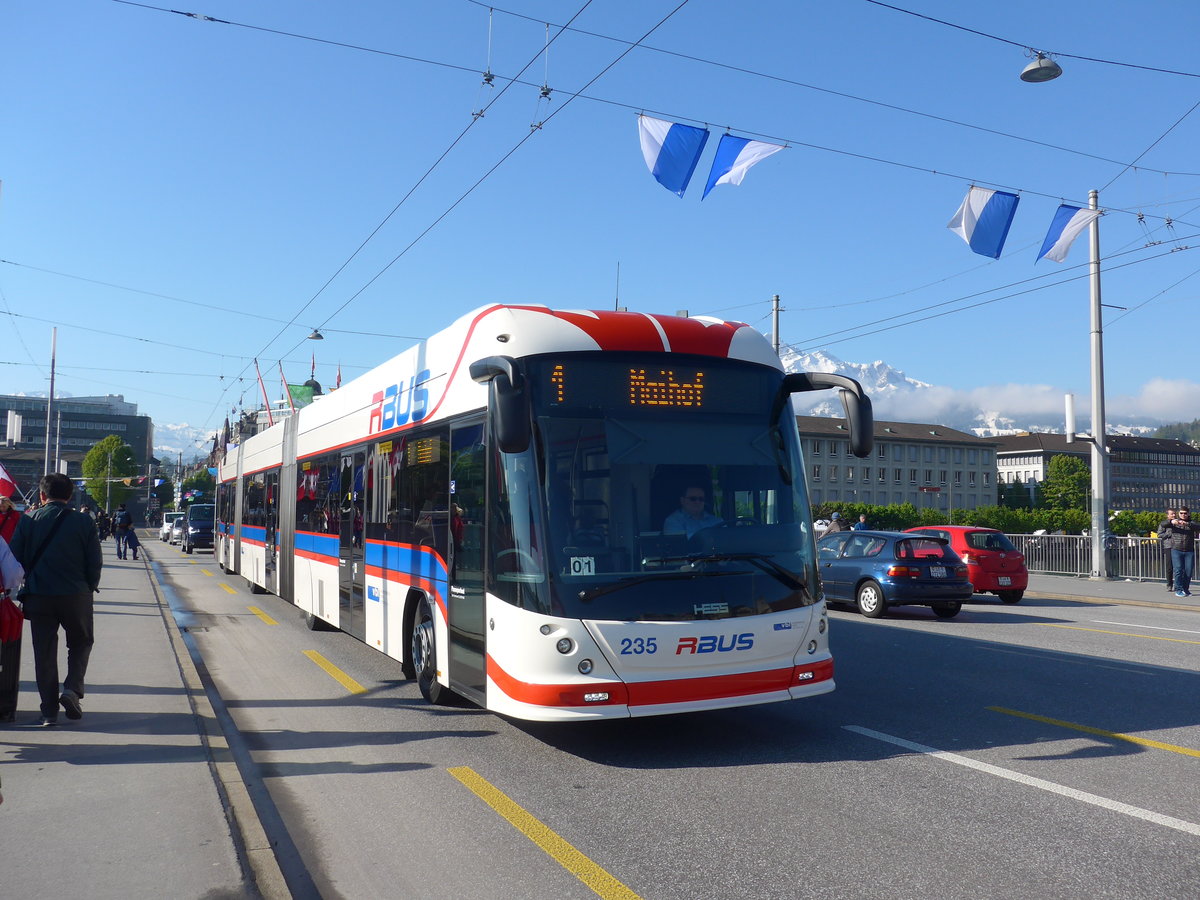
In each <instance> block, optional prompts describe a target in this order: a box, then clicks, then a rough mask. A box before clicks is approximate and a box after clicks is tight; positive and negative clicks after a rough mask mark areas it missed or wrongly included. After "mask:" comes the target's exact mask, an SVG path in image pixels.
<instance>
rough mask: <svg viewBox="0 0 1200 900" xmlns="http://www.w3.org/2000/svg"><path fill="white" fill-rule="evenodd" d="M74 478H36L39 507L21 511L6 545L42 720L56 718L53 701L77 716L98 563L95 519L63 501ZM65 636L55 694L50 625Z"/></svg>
mask: <svg viewBox="0 0 1200 900" xmlns="http://www.w3.org/2000/svg"><path fill="white" fill-rule="evenodd" d="M74 491H75V485H74V483H73V482H72V481H71V479H70V478H68V477H67V476H66V475H62V474H59V473H57V472H55V473H53V474H50V475H46V476H43V478H42V480H41V482H39V484H38V492H39V495H40V497H41V501H42V506H41V507H40V508H39V509H38V510H37V511H36V512H33V513H31V514H29V515H27V516H24V517H22V519H21V521H20V522H19V523H18V524H17V530H16V532H15V533H14V534H13V541H12V552H13V555H14V556H16V558H17V560H18V561H19V562H20V563H21V565H22V566H24V568H25V586H24V587H23V588H22V589H21V593H20V600H21V603H22V604H23V605H24V608H25V617H26V618H27V619H28V620H29V632H30V637H31V638H32V641H33V668H34V674H35V676H36V680H37V687H38V694H39V695H40V697H41V720H40V721H39V722H37V723H35V724H40V725H42V726H43V727H45V726H50V725H57V724H58V708H59V705H60V704H61V705H62V707H63V709H65V710H66V712H67V718H68V719H79V718H81V717H82V716H83V709H82V707H81V705H80V701H81V700H82V699H83V697H84V676H85V675H86V674H87V666H88V658H89V657H90V656H91V652H92V644H93V643H94V638H93V599H92V595H93V594H94V593H95V592H96V591H98V590H100V569H101V566H102V565H103V561H102V559H101V554H100V541H99V539H98V538H97V537H96V526H95V525H94V524H93V523H92V520H91V519H90V518H89V517H88V516H86V515H84V514H83V513H79V512H75V511H74V510H72V509H71V508H70V507H69V506H68V505H67V504H68V503H69V502H70V500H71V495H72V494H73V493H74ZM60 628H61V629H62V630H63V632H64V633H65V635H66V641H67V677H66V680H65V681H64V682H63V689H62V693H61V694H60V693H59V681H58V631H59V629H60Z"/></svg>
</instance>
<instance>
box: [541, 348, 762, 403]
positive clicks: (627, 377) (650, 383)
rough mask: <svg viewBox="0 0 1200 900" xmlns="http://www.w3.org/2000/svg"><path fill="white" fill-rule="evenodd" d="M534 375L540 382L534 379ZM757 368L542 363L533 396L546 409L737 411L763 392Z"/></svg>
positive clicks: (570, 361)
mask: <svg viewBox="0 0 1200 900" xmlns="http://www.w3.org/2000/svg"><path fill="white" fill-rule="evenodd" d="M538 374H540V375H541V377H540V378H539V377H538ZM764 377H769V373H767V372H764V371H761V370H759V367H757V366H755V367H743V366H728V365H719V364H718V365H713V366H703V367H698V366H695V365H687V364H684V365H682V366H680V365H673V366H661V365H639V364H637V361H636V360H631V361H628V362H623V363H618V362H616V361H606V362H602V363H601V362H597V361H593V360H582V359H581V360H568V361H565V362H551V361H547V362H546V364H545V368H544V369H543V370H542V372H541V373H534V380H535V383H536V382H540V384H541V390H540V391H539V393H540V394H541V396H542V398H543V402H545V403H546V404H547V406H549V407H550V408H558V409H580V408H592V409H595V408H609V409H612V410H614V411H616V410H617V409H619V408H622V407H624V408H625V409H641V410H646V411H650V410H660V411H667V410H674V411H678V412H689V411H695V412H703V411H712V410H720V409H725V410H729V409H740V408H742V407H743V406H744V405H745V402H746V398H747V397H754V396H761V395H762V393H763V392H765V391H766V390H769V388H768V387H767V385H766V383H765V382H764Z"/></svg>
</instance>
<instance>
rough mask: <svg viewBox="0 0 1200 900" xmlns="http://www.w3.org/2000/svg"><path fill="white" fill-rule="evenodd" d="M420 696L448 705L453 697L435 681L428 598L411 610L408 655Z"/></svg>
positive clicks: (435, 656) (433, 634)
mask: <svg viewBox="0 0 1200 900" xmlns="http://www.w3.org/2000/svg"><path fill="white" fill-rule="evenodd" d="M410 658H411V659H412V664H413V669H414V671H415V672H416V678H417V687H418V688H420V690H421V696H422V697H424V698H425V699H426V700H428V701H429V702H430V703H449V702H451V700H452V699H453V697H454V695H453V693H452V692H451V691H450V689H449V688H447V687H445V686H444V685H442V684H441V683H439V682H438V680H437V660H438V652H437V632H436V630H435V629H434V625H433V608H432V607H431V606H430V605H429V598H428V597H421V599H420V600H419V601H418V602H417V605H416V608H415V609H414V610H413V618H412V648H411V653H410Z"/></svg>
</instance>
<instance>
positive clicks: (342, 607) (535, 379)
mask: <svg viewBox="0 0 1200 900" xmlns="http://www.w3.org/2000/svg"><path fill="white" fill-rule="evenodd" d="M825 388H834V389H837V390H839V393H840V394H841V399H842V402H843V405H844V407H845V411H846V417H847V420H848V435H849V437H850V443H851V448H852V450H853V452H854V453H855V454H856V455H858V456H866V455H867V454H869V453H870V449H871V431H872V428H871V406H870V401H869V400H868V399H867V397H866V396H865V395H864V394H863V391H862V389H861V387H860V386H859V385H858V383H857V382H855V381H853V380H852V379H849V378H845V377H842V376H838V375H829V374H822V373H795V374H785V373H784V372H783V370H782V367H781V365H780V362H779V358H778V356H777V355H776V354H775V352H774V351H773V350H772V347H771V345H770V343H769V342H768V341H767V340H766V338H764V337H763V335H761V334H759V333H758V332H757V331H755V330H754V329H752V328H750V327H748V326H747V325H744V324H741V323H735V322H724V321H721V320H718V319H712V318H705V317H695V318H683V317H676V316H658V315H644V314H641V313H629V312H585V311H562V310H552V309H547V308H545V307H539V306H489V307H485V308H482V309H479V310H476V311H475V312H473V313H470V314H468V315H466V316H464V317H463V318H461V319H460V320H458V321H457V322H456V323H455V324H454V325H452V326H451V327H450V328H448V329H446V330H445V331H443V332H441V333H439V334H437V335H435V336H433V337H431V338H429V339H428V340H427V341H425V342H424V343H421V344H419V345H417V346H415V347H413V348H411V349H410V350H408V351H407V352H405V353H402V354H400V355H399V356H397V357H396V358H395V359H392V360H390V361H389V362H386V363H384V364H383V365H381V366H378V367H377V368H375V369H373V370H372V371H370V372H368V373H367V374H366V375H363V376H362V377H360V378H357V379H355V380H354V381H351V382H350V383H348V384H346V385H344V386H343V387H341V388H340V389H339V390H337V391H334V392H332V393H330V394H329V395H327V396H324V397H320V398H318V399H317V400H316V401H315V402H314V403H312V404H311V405H309V406H307V407H304V408H303V409H300V410H299V411H298V412H296V413H295V414H294V415H292V416H290V417H289V418H287V419H285V420H283V421H282V422H280V423H277V424H276V425H274V426H273V427H271V428H268V429H266V430H264V431H262V432H260V433H258V434H255V435H253V436H251V437H249V438H247V439H245V440H244V441H243V442H242V443H241V444H240V445H238V446H237V447H236V448H233V447H231V448H229V450H228V452H227V454H226V457H225V460H224V463H223V464H222V466H221V468H220V477H219V485H218V509H217V519H218V540H217V548H216V554H217V559H218V562H219V564H220V565H221V567H222V568H224V569H225V570H227V571H232V572H236V573H240V574H241V575H242V576H244V577H245V578H246V579H247V581H248V582H249V584H250V587H251V589H252V590H254V591H270V592H273V593H276V594H278V595H279V596H280V597H282V598H284V599H285V600H288V601H290V602H292V603H294V604H295V605H296V606H298V607H299V608H300V609H301V610H303V611H304V612H305V613H306V614H307V620H308V624H309V627H310V628H321V627H335V628H340V629H341V630H343V631H345V632H347V633H348V634H351V635H353V636H354V637H356V638H358V639H360V640H362V641H365V642H366V643H367V644H369V645H370V646H372V647H374V648H376V649H378V650H380V651H382V652H383V653H386V654H388V655H389V656H391V657H394V658H395V659H397V660H399V662H400V663H401V665H402V666H403V668H404V671H405V673H406V675H407V676H408V677H410V678H415V679H416V680H417V682H418V684H419V686H420V689H421V693H422V694H423V695H424V696H425V698H426V699H428V700H429V701H431V702H434V703H437V702H439V701H444V700H447V699H449V698H450V697H451V696H452V695H458V696H461V697H465V698H467V699H469V700H471V701H473V702H475V703H477V704H479V705H480V706H482V707H485V708H486V709H490V710H494V711H496V712H498V713H501V714H504V715H508V716H514V717H516V718H521V719H533V720H543V721H571V720H578V719H601V718H614V717H625V716H643V715H656V714H662V713H677V712H689V711H693V710H704V709H715V708H720V707H729V706H740V705H747V704H752V703H767V702H771V701H777V700H788V699H797V698H801V697H810V696H814V695H817V694H822V693H825V692H827V691H831V690H833V687H834V682H833V658H832V656H831V654H830V651H829V642H828V635H827V631H828V620H827V617H826V611H825V604H824V602H823V598H822V595H821V591H820V586H819V582H818V576H817V571H816V566H815V563H814V559H815V553H814V548H813V536H812V533H811V527H810V524H809V503H808V492H807V488H806V485H805V479H804V465H803V461H802V458H801V454H800V442H799V436H798V434H797V430H796V423H795V418H794V416H793V413H792V404H791V400H790V395H791V394H794V393H797V392H800V391H812V390H820V389H825ZM681 510H683V511H681Z"/></svg>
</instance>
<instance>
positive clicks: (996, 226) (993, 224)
mask: <svg viewBox="0 0 1200 900" xmlns="http://www.w3.org/2000/svg"><path fill="white" fill-rule="evenodd" d="M1018 200H1020V197H1018V196H1017V195H1016V194H1010V193H1008V192H1007V191H989V190H988V189H987V188H980V187H974V186H972V187H971V189H970V190H969V191H967V196H966V197H964V198H963V202H962V206H960V207H959V208H958V212H956V213H955V214H954V218H953V219H951V220H950V221H949V222H948V223H947V225H946V227H947V228H949V229H950V230H951V231H953V232H954V233H955V234H957V235H958V236H959V237H961V238H962V239H963V240H964V241H966V242H967V244H968V245H969V246H970V248H971V249H972V250H973V251H975V252H976V253H978V254H979V255H980V256H990V257H991V258H992V259H999V258H1000V252H1001V251H1002V250H1003V249H1004V241H1005V239H1006V238H1007V237H1008V229H1009V227H1010V226H1011V225H1012V220H1013V216H1014V215H1015V214H1016V212H1017V201H1018Z"/></svg>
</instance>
